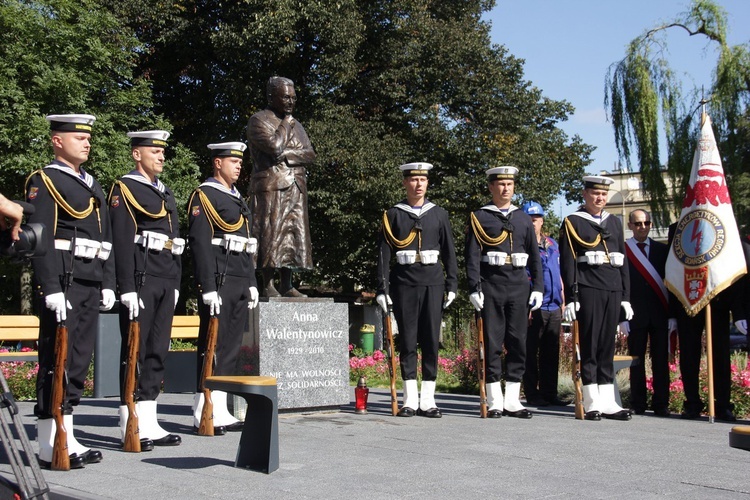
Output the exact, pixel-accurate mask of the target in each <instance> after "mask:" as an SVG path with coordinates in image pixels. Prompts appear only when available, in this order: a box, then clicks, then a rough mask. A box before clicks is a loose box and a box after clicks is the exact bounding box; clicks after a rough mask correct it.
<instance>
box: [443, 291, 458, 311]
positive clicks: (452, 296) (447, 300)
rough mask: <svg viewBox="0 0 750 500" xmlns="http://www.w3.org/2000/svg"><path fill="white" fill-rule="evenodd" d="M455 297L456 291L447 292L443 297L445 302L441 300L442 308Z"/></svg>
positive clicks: (449, 303)
mask: <svg viewBox="0 0 750 500" xmlns="http://www.w3.org/2000/svg"><path fill="white" fill-rule="evenodd" d="M455 298H456V292H448V296H447V297H446V298H445V302H443V309H445V308H447V307H448V306H449V305H451V302H453V299H455Z"/></svg>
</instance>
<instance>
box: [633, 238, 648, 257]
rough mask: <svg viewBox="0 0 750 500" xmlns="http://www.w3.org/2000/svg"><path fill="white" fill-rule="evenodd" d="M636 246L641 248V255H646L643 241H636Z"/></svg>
mask: <svg viewBox="0 0 750 500" xmlns="http://www.w3.org/2000/svg"><path fill="white" fill-rule="evenodd" d="M636 246H637V247H638V248H640V249H641V252H643V255H645V256H646V257H648V255H647V254H646V244H645V243H644V242H642V241H639V242H638V243H636Z"/></svg>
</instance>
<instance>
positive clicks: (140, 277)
mask: <svg viewBox="0 0 750 500" xmlns="http://www.w3.org/2000/svg"><path fill="white" fill-rule="evenodd" d="M145 250H146V251H145V252H144V255H143V271H139V272H137V273H136V277H135V292H136V297H135V301H136V303H138V302H139V301H140V300H141V288H143V285H144V284H145V283H146V267H147V266H148V247H146V249H145ZM140 348H141V325H140V323H139V322H138V318H137V317H134V318H133V319H131V320H130V326H129V327H128V357H127V358H126V359H125V377H124V380H123V383H122V385H123V387H122V394H123V402H124V403H125V406H127V408H128V420H127V423H126V424H125V438H124V440H123V443H122V449H123V451H128V452H131V453H140V452H141V434H140V429H139V427H138V413H137V412H136V394H137V392H138V376H139V375H140V370H139V368H138V356H139V355H140Z"/></svg>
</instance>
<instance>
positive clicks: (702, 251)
mask: <svg viewBox="0 0 750 500" xmlns="http://www.w3.org/2000/svg"><path fill="white" fill-rule="evenodd" d="M725 240H726V237H725V232H724V225H723V224H722V223H721V219H720V218H719V217H717V216H716V214H714V213H712V212H710V211H708V210H695V211H693V212H690V213H689V214H688V215H687V216H686V217H684V218H682V219H680V222H679V223H678V224H677V228H676V229H675V234H674V253H675V256H676V257H677V259H679V261H680V262H682V263H683V264H685V265H686V266H689V267H699V266H703V265H705V264H706V263H707V262H709V261H710V260H711V259H715V258H716V257H718V255H719V254H720V253H721V250H722V248H724V242H725Z"/></svg>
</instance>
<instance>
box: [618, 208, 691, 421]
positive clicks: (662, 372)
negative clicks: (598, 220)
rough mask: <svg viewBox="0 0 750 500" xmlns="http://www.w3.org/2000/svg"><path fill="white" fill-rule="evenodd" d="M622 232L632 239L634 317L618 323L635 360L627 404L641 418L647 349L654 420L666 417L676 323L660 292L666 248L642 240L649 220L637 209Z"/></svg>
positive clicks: (629, 245) (663, 292) (629, 251)
mask: <svg viewBox="0 0 750 500" xmlns="http://www.w3.org/2000/svg"><path fill="white" fill-rule="evenodd" d="M628 228H630V230H631V231H633V237H632V238H628V240H627V241H626V242H625V247H626V248H625V250H626V253H627V256H628V268H629V274H630V299H631V304H632V306H633V311H634V313H635V314H634V316H633V318H632V319H631V320H630V321H624V322H622V323H620V331H621V332H623V333H624V334H626V335H627V336H628V350H629V351H630V355H631V356H638V359H639V360H640V362H639V363H636V364H635V365H634V366H631V367H630V403H631V407H632V409H633V411H634V412H635V414H636V415H643V414H645V413H646V363H645V360H646V358H645V356H646V345H647V344H650V348H649V351H650V355H651V366H652V370H653V375H654V382H653V388H654V397H653V400H652V403H651V408H652V409H653V411H654V415H656V416H659V417H668V416H669V333H668V332H670V331H672V330H674V329H675V328H676V327H677V320H676V319H674V318H669V307H668V296H667V290H666V288H665V287H664V267H665V265H666V263H667V255H668V254H669V248H668V247H667V245H665V244H664V243H659V242H658V241H654V240H653V239H651V238H649V237H648V234H649V232H650V231H651V214H649V213H648V212H647V211H645V210H642V209H636V210H633V211H632V212H630V217H629V219H628Z"/></svg>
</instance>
